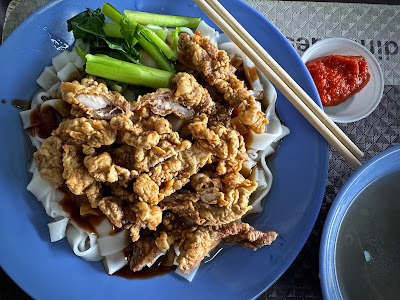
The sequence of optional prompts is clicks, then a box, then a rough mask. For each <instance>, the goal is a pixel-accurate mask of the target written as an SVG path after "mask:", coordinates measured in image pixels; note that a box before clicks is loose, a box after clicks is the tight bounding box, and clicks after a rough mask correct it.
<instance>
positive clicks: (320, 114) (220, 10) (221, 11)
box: [205, 0, 364, 158]
mask: <svg viewBox="0 0 400 300" xmlns="http://www.w3.org/2000/svg"><path fill="white" fill-rule="evenodd" d="M205 1H206V2H207V3H208V4H209V5H210V6H211V7H212V8H213V9H214V11H215V12H216V13H217V14H218V15H220V16H221V17H222V18H224V20H225V22H227V23H228V24H229V26H230V27H231V28H232V29H233V30H234V31H235V32H236V33H237V34H238V35H239V36H240V37H241V38H242V39H243V40H245V41H246V43H247V44H248V45H249V46H250V47H251V48H253V50H254V51H255V52H256V53H257V55H258V56H259V57H260V58H261V59H263V60H264V62H265V63H266V64H268V65H269V66H270V68H271V69H272V70H273V71H274V72H275V73H276V74H277V75H278V76H279V77H280V78H281V79H282V80H283V82H284V83H285V84H286V85H287V86H288V87H289V88H290V89H291V90H293V91H294V92H295V93H296V94H297V95H298V96H299V98H300V100H301V101H303V103H304V104H305V105H307V107H308V108H309V109H310V110H311V111H312V112H313V113H314V114H315V116H316V117H317V118H318V119H320V120H321V122H322V123H324V124H325V126H326V127H328V128H329V130H330V131H332V132H333V134H334V135H335V136H336V137H337V138H338V139H339V140H340V141H341V142H342V143H343V144H344V145H345V146H346V148H348V149H349V150H350V152H351V153H353V154H354V156H355V157H357V158H361V157H363V156H364V153H363V152H362V151H361V150H360V149H359V148H358V147H357V146H356V145H355V144H354V143H353V142H352V141H351V140H350V139H349V137H348V136H347V135H346V134H345V133H344V132H343V131H342V130H340V128H339V127H338V126H337V125H336V124H335V123H334V122H333V121H332V120H331V119H330V118H329V117H328V115H327V114H325V113H324V111H323V110H322V109H321V108H320V107H319V106H318V105H317V104H316V103H315V102H314V101H313V100H312V99H311V97H310V96H309V95H308V94H307V93H306V92H305V91H304V90H303V89H302V88H301V87H300V86H299V85H298V84H297V83H296V81H294V80H293V78H292V77H290V76H289V74H288V73H286V71H285V70H284V69H283V68H282V67H281V66H280V65H279V64H278V63H277V62H276V61H275V60H274V59H273V58H272V57H271V56H270V55H269V53H268V52H267V51H265V49H264V48H263V47H261V45H260V44H259V43H258V42H257V41H256V40H255V39H254V38H253V37H252V36H251V35H250V34H249V33H248V32H247V31H246V30H245V29H244V28H243V26H242V25H240V24H239V22H238V21H236V19H235V18H234V17H233V16H232V15H231V14H230V13H229V12H228V11H227V10H226V9H225V7H223V6H222V5H221V4H220V3H219V2H218V1H215V0H205Z"/></svg>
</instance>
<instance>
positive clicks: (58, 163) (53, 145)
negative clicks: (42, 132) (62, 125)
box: [33, 136, 64, 188]
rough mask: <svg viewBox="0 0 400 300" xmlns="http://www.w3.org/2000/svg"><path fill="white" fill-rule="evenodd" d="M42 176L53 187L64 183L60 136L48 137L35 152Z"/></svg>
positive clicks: (35, 158) (34, 155)
mask: <svg viewBox="0 0 400 300" xmlns="http://www.w3.org/2000/svg"><path fill="white" fill-rule="evenodd" d="M33 158H34V160H35V163H36V166H37V168H38V170H39V173H40V176H41V177H42V178H43V179H44V180H46V181H47V182H48V183H49V185H50V186H51V187H52V188H58V187H60V186H62V185H63V184H64V178H63V176H62V173H63V170H64V169H63V165H62V140H61V139H60V138H59V137H55V136H52V137H49V138H48V139H46V140H45V141H44V142H43V144H42V147H41V148H40V150H39V151H36V152H35V153H34V154H33Z"/></svg>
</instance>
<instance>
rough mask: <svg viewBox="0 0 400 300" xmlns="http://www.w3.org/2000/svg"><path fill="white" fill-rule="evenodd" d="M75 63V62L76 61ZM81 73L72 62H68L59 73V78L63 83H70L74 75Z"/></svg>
mask: <svg viewBox="0 0 400 300" xmlns="http://www.w3.org/2000/svg"><path fill="white" fill-rule="evenodd" d="M74 61H75V60H74ZM77 73H80V72H79V71H78V69H77V68H76V67H75V66H74V64H73V63H72V62H68V63H67V64H66V65H65V66H64V67H63V68H62V69H61V70H59V71H58V72H57V77H58V78H59V79H60V81H61V82H63V81H70V80H71V78H72V77H73V75H74V74H77Z"/></svg>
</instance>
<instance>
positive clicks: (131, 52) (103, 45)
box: [67, 8, 140, 64]
mask: <svg viewBox="0 0 400 300" xmlns="http://www.w3.org/2000/svg"><path fill="white" fill-rule="evenodd" d="M67 24H68V31H73V34H74V37H75V38H76V39H78V38H81V39H83V40H84V41H85V42H88V43H89V45H90V53H92V54H97V53H100V54H107V55H109V56H112V57H117V58H118V59H123V60H125V61H129V62H133V63H137V64H140V62H139V60H140V54H139V53H138V52H137V51H136V49H135V48H134V47H133V46H134V45H132V43H131V44H130V43H127V42H126V40H124V39H121V38H118V37H110V36H107V35H106V33H105V30H104V27H105V26H106V23H105V17H104V15H103V14H102V12H101V9H100V8H98V9H96V10H91V9H90V8H87V9H86V10H85V11H83V12H81V13H80V14H78V15H76V16H75V17H73V18H71V19H69V20H68V21H67Z"/></svg>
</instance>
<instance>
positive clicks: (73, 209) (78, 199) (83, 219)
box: [59, 187, 105, 234]
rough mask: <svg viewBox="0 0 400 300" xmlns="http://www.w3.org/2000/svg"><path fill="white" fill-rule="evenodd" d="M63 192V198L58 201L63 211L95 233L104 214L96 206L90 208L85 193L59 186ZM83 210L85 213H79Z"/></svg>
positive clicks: (84, 227)
mask: <svg viewBox="0 0 400 300" xmlns="http://www.w3.org/2000/svg"><path fill="white" fill-rule="evenodd" d="M59 190H60V191H61V192H63V193H64V198H63V199H62V200H61V201H60V202H59V203H60V205H61V207H62V209H63V211H65V212H67V213H69V215H70V219H71V220H73V221H74V222H75V223H76V224H78V225H79V226H80V227H81V228H82V229H84V230H86V231H87V232H90V233H94V234H96V229H95V228H96V226H98V225H99V224H100V223H101V222H102V221H103V220H104V219H105V215H104V214H103V213H102V212H101V211H100V209H98V208H95V209H94V208H91V207H90V203H89V200H88V199H87V197H86V196H85V195H82V196H77V195H74V194H72V193H71V192H70V191H69V189H68V188H67V187H61V188H59ZM82 212H84V213H85V214H83V215H82V214H81V213H82Z"/></svg>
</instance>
